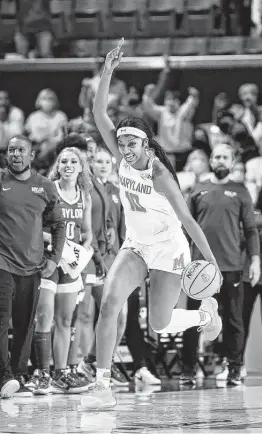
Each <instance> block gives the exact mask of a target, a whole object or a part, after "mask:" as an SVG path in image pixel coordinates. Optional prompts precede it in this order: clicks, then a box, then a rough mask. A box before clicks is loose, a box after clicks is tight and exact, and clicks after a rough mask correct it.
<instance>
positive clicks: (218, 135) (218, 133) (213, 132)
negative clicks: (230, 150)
mask: <svg viewBox="0 0 262 434" xmlns="http://www.w3.org/2000/svg"><path fill="white" fill-rule="evenodd" d="M234 122H235V118H234V115H233V113H232V112H231V111H229V110H220V111H217V112H216V119H215V121H214V123H213V124H211V125H206V126H205V128H206V130H207V133H208V137H209V141H210V146H211V149H214V148H215V147H216V146H217V145H218V144H220V143H228V144H232V138H231V131H232V127H233V125H234Z"/></svg>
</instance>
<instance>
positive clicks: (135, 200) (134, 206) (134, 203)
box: [126, 191, 146, 212]
mask: <svg viewBox="0 0 262 434" xmlns="http://www.w3.org/2000/svg"><path fill="white" fill-rule="evenodd" d="M126 197H127V199H128V201H129V203H130V207H131V210H132V211H138V212H146V209H145V208H144V207H143V206H142V205H141V204H140V202H139V196H138V194H135V193H130V192H129V191H126Z"/></svg>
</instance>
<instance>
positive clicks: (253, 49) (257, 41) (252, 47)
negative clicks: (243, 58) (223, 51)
mask: <svg viewBox="0 0 262 434" xmlns="http://www.w3.org/2000/svg"><path fill="white" fill-rule="evenodd" d="M243 52H244V53H245V54H261V53H262V40H261V38H251V37H250V38H245V39H244V44H243Z"/></svg>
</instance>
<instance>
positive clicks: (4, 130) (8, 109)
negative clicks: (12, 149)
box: [0, 90, 24, 154]
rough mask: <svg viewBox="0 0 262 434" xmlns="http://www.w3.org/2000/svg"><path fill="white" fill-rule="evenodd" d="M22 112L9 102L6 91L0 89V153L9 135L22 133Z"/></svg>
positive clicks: (9, 137)
mask: <svg viewBox="0 0 262 434" xmlns="http://www.w3.org/2000/svg"><path fill="white" fill-rule="evenodd" d="M23 129H24V114H23V112H22V110H20V109H19V108H18V107H15V106H13V105H12V104H11V101H10V97H9V94H8V92H6V91H5V90H0V153H2V154H4V153H5V151H6V148H7V144H8V142H9V140H10V139H11V137H13V136H15V135H19V134H22V132H23Z"/></svg>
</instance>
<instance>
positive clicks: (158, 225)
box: [119, 157, 184, 245]
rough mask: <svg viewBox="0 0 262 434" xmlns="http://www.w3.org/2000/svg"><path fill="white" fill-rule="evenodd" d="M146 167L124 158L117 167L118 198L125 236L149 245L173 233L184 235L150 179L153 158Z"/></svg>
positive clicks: (166, 203) (166, 238)
mask: <svg viewBox="0 0 262 434" xmlns="http://www.w3.org/2000/svg"><path fill="white" fill-rule="evenodd" d="M155 159H156V157H154V158H153V159H152V160H151V161H150V163H149V168H148V169H146V170H136V169H134V168H133V167H132V166H130V165H129V164H128V163H127V162H125V160H122V161H121V163H120V167H119V182H120V198H121V201H122V204H123V207H124V212H125V222H126V238H131V239H134V240H136V241H137V242H139V243H141V244H146V245H151V244H154V243H156V242H160V241H165V240H168V239H170V237H172V236H174V234H176V237H177V236H180V235H181V237H184V234H183V232H182V228H181V222H180V220H178V218H177V215H176V213H175V211H174V209H173V208H172V206H171V205H170V203H169V201H168V200H167V199H166V197H165V196H164V195H162V194H159V193H158V192H157V191H156V190H155V188H154V186H153V180H152V172H153V161H154V160H155Z"/></svg>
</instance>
